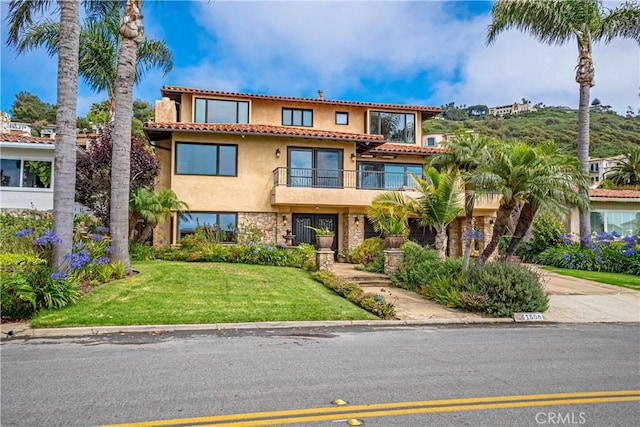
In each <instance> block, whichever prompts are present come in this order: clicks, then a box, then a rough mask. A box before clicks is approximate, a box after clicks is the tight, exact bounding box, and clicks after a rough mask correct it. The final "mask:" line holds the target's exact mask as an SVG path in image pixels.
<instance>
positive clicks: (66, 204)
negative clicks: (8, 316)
mask: <svg viewBox="0 0 640 427" xmlns="http://www.w3.org/2000/svg"><path fill="white" fill-rule="evenodd" d="M50 3H51V1H49V0H37V1H34V0H12V1H11V2H10V3H9V9H8V15H7V17H8V19H7V20H8V22H9V23H10V28H9V37H8V39H7V43H8V44H9V45H10V46H16V45H17V41H18V39H19V38H20V36H21V34H22V32H23V31H24V27H25V26H26V25H29V24H31V23H32V22H33V21H32V14H38V13H41V12H43V11H44V10H45V9H46V8H47V7H48V6H49V5H50ZM58 6H59V8H60V26H59V28H60V39H61V42H60V45H59V49H58V77H57V82H58V83H57V106H58V110H57V113H56V125H57V131H56V143H55V150H54V162H53V163H54V169H53V182H54V187H53V228H54V232H55V233H56V234H57V235H58V236H59V237H60V238H61V239H62V243H60V244H58V245H56V246H55V247H54V252H53V259H52V267H53V269H54V270H62V269H66V267H67V261H66V260H65V258H64V256H65V254H67V253H69V252H71V247H72V245H73V206H74V197H75V182H76V107H77V103H78V46H79V44H80V23H79V22H80V11H79V5H78V2H75V1H61V2H59V3H58Z"/></svg>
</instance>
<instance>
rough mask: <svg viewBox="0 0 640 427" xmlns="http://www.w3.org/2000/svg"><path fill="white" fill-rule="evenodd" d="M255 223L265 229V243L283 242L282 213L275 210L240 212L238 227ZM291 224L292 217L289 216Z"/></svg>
mask: <svg viewBox="0 0 640 427" xmlns="http://www.w3.org/2000/svg"><path fill="white" fill-rule="evenodd" d="M249 224H250V225H253V226H256V227H258V228H260V229H261V230H262V231H264V233H265V236H264V239H263V242H264V243H283V242H284V239H283V238H282V236H281V235H282V234H285V228H284V224H283V223H282V215H278V214H277V213H274V212H238V227H239V226H241V225H249ZM289 224H291V219H290V218H289Z"/></svg>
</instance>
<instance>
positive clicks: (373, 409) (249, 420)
mask: <svg viewBox="0 0 640 427" xmlns="http://www.w3.org/2000/svg"><path fill="white" fill-rule="evenodd" d="M631 401H640V390H616V391H595V392H575V393H552V394H528V395H515V396H489V397H472V398H462V399H442V400H425V401H413V402H395V403H377V404H370V405H353V406H349V405H347V406H338V407H325V408H305V409H290V410H283V411H270V412H252V413H244V414H229V415H216V416H209V417H198V418H181V419H172V420H157V421H145V422H139V423H127V424H112V425H109V426H104V427H124V426H127V427H152V426H184V425H198V426H208V425H216V426H226V427H232V426H233V427H248V426H264V425H276V424H292V423H301V422H315V421H328V420H337V419H342V418H366V417H383V416H384V417H388V416H398V415H410V414H421V413H430V412H454V411H471V410H486V409H505V408H521V407H531V406H554V405H570V404H589V403H610V402H631Z"/></svg>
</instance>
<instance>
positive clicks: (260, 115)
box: [156, 94, 422, 146]
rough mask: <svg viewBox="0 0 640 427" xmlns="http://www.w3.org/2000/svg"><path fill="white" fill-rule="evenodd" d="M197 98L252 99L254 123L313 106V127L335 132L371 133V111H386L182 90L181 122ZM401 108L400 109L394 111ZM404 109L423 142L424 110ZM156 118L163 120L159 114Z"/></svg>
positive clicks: (275, 121) (190, 115) (278, 121)
mask: <svg viewBox="0 0 640 427" xmlns="http://www.w3.org/2000/svg"><path fill="white" fill-rule="evenodd" d="M194 98H205V99H226V100H237V101H248V102H249V117H250V118H249V123H251V124H263V125H272V126H282V108H283V107H285V108H286V107H289V108H300V109H307V110H313V127H312V128H311V129H321V130H326V131H335V132H348V133H366V134H368V133H369V128H368V123H365V122H366V120H367V116H368V112H369V111H370V110H375V111H385V110H384V109H370V108H366V107H357V106H344V105H331V104H309V103H304V102H295V101H282V100H266V99H249V100H248V99H245V98H233V97H207V96H202V95H193V94H182V96H181V101H180V106H179V108H180V117H181V121H182V122H193V121H194V117H195V113H194V104H195V103H194ZM336 112H346V113H349V124H348V125H337V124H336V116H335V113H336ZM394 112H399V111H394ZM405 113H414V114H415V127H416V129H415V132H416V140H415V144H414V145H417V146H420V145H421V141H422V120H421V114H420V113H418V112H416V111H406V112H405ZM156 121H158V122H160V121H161V120H159V119H158V117H157V114H156Z"/></svg>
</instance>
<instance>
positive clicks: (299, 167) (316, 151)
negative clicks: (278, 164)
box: [288, 148, 342, 188]
mask: <svg viewBox="0 0 640 427" xmlns="http://www.w3.org/2000/svg"><path fill="white" fill-rule="evenodd" d="M341 165H342V150H332V149H324V148H289V177H288V178H289V181H288V182H289V186H290V187H315V188H340V187H342V171H341V169H340V166H341Z"/></svg>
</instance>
